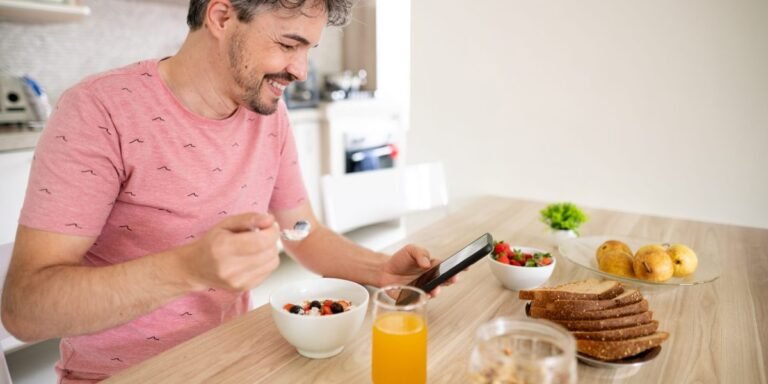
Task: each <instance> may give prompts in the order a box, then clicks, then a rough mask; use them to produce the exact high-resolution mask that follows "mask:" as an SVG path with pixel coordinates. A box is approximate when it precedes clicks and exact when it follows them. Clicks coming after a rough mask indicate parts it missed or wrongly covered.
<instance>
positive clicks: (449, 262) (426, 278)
mask: <svg viewBox="0 0 768 384" xmlns="http://www.w3.org/2000/svg"><path fill="white" fill-rule="evenodd" d="M492 250H493V238H492V237H491V235H490V234H489V233H486V234H484V235H482V236H480V237H478V238H477V239H476V240H475V241H473V242H471V243H469V244H468V245H467V246H466V247H464V248H462V249H461V250H460V251H458V252H456V253H455V254H453V255H452V256H451V257H449V258H447V259H445V260H443V261H442V262H441V263H440V264H438V265H436V266H434V267H432V268H430V269H429V270H428V271H426V272H424V273H423V274H421V276H419V277H418V278H416V280H414V281H412V282H410V283H409V284H408V285H411V286H414V287H417V288H420V289H422V290H423V291H424V292H427V293H428V292H430V291H432V290H433V289H435V288H437V286H438V285H440V284H442V283H444V282H445V281H446V280H448V279H450V278H451V277H452V276H454V275H456V274H457V273H459V272H461V271H463V270H464V269H466V268H468V267H469V266H470V265H472V264H474V263H475V262H477V261H478V260H480V259H482V258H483V257H484V256H485V255H487V254H489V253H491V251H492Z"/></svg>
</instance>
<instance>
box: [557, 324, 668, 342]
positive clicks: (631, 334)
mask: <svg viewBox="0 0 768 384" xmlns="http://www.w3.org/2000/svg"><path fill="white" fill-rule="evenodd" d="M658 329H659V322H658V321H656V320H652V321H651V322H650V323H645V324H640V325H635V326H633V327H626V328H616V329H607V330H604V331H574V332H571V333H572V334H573V337H575V338H576V339H583V340H597V341H606V340H625V339H634V338H636V337H641V336H647V335H650V334H652V333H654V332H656V330H658Z"/></svg>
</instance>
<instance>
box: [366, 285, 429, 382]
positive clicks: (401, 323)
mask: <svg viewBox="0 0 768 384" xmlns="http://www.w3.org/2000/svg"><path fill="white" fill-rule="evenodd" d="M403 298H407V300H403ZM426 304H427V294H426V293H425V292H424V291H422V290H420V289H418V288H415V287H410V286H401V285H390V286H386V287H383V288H381V289H379V290H377V291H376V293H374V295H373V353H372V362H371V365H372V371H373V372H372V378H373V382H374V384H390V383H393V384H394V383H396V384H424V383H426V382H427V316H426Z"/></svg>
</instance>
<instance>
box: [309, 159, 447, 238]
mask: <svg viewBox="0 0 768 384" xmlns="http://www.w3.org/2000/svg"><path fill="white" fill-rule="evenodd" d="M321 191H322V202H323V204H322V207H323V218H324V221H325V225H326V226H328V227H329V228H330V229H332V230H334V231H336V232H339V233H349V231H351V230H354V229H358V228H361V227H366V226H370V225H372V224H376V223H387V222H389V224H390V228H389V229H388V232H389V233H390V235H389V236H388V238H387V239H386V240H383V241H379V242H378V244H376V245H375V246H370V245H368V244H363V245H366V246H369V247H371V248H374V249H380V248H382V247H383V246H386V245H389V243H391V242H394V241H397V240H399V239H400V238H402V237H404V236H405V228H404V226H403V222H402V220H403V218H404V217H405V216H407V215H409V214H412V213H415V212H420V211H427V210H431V209H434V208H437V207H444V206H447V204H448V192H447V188H446V184H445V172H444V170H443V166H442V163H440V162H433V163H424V164H417V165H408V166H403V167H396V168H389V169H380V170H375V171H367V172H357V173H350V174H344V175H324V176H323V177H322V179H321ZM381 228H383V227H381ZM381 228H379V230H380V229H381ZM370 229H371V231H369V232H371V233H374V236H375V232H376V231H377V228H373V227H371V228H370ZM363 236H365V237H368V235H367V234H366V235H363ZM353 240H356V239H354V238H353Z"/></svg>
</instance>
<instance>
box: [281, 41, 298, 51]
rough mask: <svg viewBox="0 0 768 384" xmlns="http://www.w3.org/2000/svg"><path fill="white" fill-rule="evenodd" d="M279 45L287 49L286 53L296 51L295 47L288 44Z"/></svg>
mask: <svg viewBox="0 0 768 384" xmlns="http://www.w3.org/2000/svg"><path fill="white" fill-rule="evenodd" d="M278 44H280V47H281V48H283V49H285V50H286V51H292V50H294V49H296V46H295V45H288V44H283V43H278Z"/></svg>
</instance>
